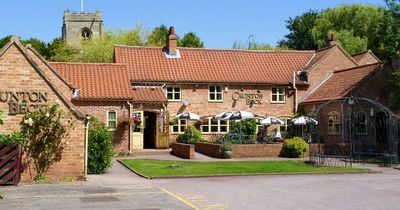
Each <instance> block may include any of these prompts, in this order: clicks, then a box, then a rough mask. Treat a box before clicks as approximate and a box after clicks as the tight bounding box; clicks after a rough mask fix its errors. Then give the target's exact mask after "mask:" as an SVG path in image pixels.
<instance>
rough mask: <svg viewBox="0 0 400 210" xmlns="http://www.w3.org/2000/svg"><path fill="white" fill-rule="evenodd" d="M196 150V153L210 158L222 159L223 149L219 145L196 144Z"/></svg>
mask: <svg viewBox="0 0 400 210" xmlns="http://www.w3.org/2000/svg"><path fill="white" fill-rule="evenodd" d="M194 149H195V151H196V152H198V153H201V154H204V155H207V156H210V157H214V158H222V149H221V146H220V145H219V144H210V143H203V142H202V143H196V144H195V145H194Z"/></svg>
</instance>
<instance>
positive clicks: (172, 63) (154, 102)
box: [50, 27, 381, 152]
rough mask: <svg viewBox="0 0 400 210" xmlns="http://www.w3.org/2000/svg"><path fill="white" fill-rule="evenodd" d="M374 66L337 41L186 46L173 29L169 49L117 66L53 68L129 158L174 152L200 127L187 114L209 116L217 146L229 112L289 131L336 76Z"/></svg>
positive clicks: (207, 130)
mask: <svg viewBox="0 0 400 210" xmlns="http://www.w3.org/2000/svg"><path fill="white" fill-rule="evenodd" d="M371 63H375V64H377V65H376V68H374V69H372V70H373V71H378V70H379V69H380V68H378V67H380V66H381V61H380V60H379V59H378V58H376V57H375V56H374V55H373V54H372V52H370V51H367V52H364V53H362V54H358V55H356V56H355V57H352V56H351V55H349V54H348V53H347V52H346V51H345V50H344V49H343V48H342V47H341V46H340V45H339V44H338V43H337V42H336V38H335V36H330V37H329V38H328V40H327V45H326V46H325V47H324V48H322V49H320V50H318V51H312V50H306V51H297V50H268V51H264V50H262V51H261V50H260V51H258V50H235V49H199V48H183V47H179V48H178V47H177V40H176V35H175V31H174V28H173V27H170V30H169V34H168V38H167V43H166V45H165V47H163V48H161V47H142V46H140V47H136V46H123V45H116V46H115V49H114V63H108V64H106V63H68V62H67V63H65V62H51V63H50V65H51V66H52V68H53V69H54V70H55V71H56V72H58V74H59V75H61V77H62V78H64V79H65V80H66V81H68V82H69V83H70V84H71V85H72V86H73V87H74V88H75V90H76V92H77V94H76V97H74V98H73V99H72V100H71V101H72V103H73V104H74V106H75V107H76V108H77V109H78V110H79V111H81V112H82V113H85V114H89V115H92V116H94V117H96V118H98V119H100V120H102V121H103V122H105V123H106V124H107V125H108V127H109V129H110V130H112V131H114V144H115V147H114V149H115V151H119V152H120V151H124V152H128V151H133V150H134V149H143V148H167V147H169V145H170V142H173V141H175V140H176V136H177V135H178V134H180V133H183V132H184V130H185V129H186V128H187V126H188V125H190V124H193V122H191V121H187V120H174V117H175V116H176V115H178V114H180V113H182V112H191V113H194V114H197V115H199V116H200V117H201V120H200V122H198V123H199V124H200V125H199V126H198V127H199V129H200V131H201V133H202V134H203V137H204V138H205V139H206V140H209V141H212V140H215V139H216V138H217V137H218V136H219V135H221V134H225V133H227V132H228V131H229V121H223V120H214V119H212V117H213V116H215V115H216V114H218V113H221V112H224V111H248V112H251V113H253V114H254V115H255V116H256V117H257V118H260V119H261V118H264V117H268V116H274V117H279V118H281V119H282V120H283V121H284V122H285V125H283V126H280V127H278V129H281V130H284V129H287V126H288V125H287V123H288V119H289V118H290V117H291V116H293V115H294V114H295V113H296V112H298V108H299V106H301V103H302V101H305V100H306V99H307V97H310V96H312V95H315V93H316V92H318V88H319V87H320V86H321V84H323V83H324V82H326V81H328V80H329V78H330V77H331V76H332V74H333V73H334V72H335V71H337V70H341V69H348V68H351V69H350V70H349V71H354V72H356V71H357V70H359V68H363V66H365V65H369V64H371ZM368 76H370V74H365V75H361V77H360V78H358V79H359V80H362V79H365V77H368ZM332 91H335V90H332ZM308 105H309V104H308ZM127 119H130V121H135V123H132V124H130V125H129V124H128V123H124V122H126V121H127Z"/></svg>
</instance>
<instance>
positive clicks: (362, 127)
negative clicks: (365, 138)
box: [356, 112, 367, 135]
mask: <svg viewBox="0 0 400 210" xmlns="http://www.w3.org/2000/svg"><path fill="white" fill-rule="evenodd" d="M356 134H358V135H365V134H367V116H366V114H365V112H358V113H357V114H356Z"/></svg>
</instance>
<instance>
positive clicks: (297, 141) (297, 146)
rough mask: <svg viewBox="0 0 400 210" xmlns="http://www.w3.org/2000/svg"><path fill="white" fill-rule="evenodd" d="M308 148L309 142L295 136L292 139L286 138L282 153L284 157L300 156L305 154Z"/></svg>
mask: <svg viewBox="0 0 400 210" xmlns="http://www.w3.org/2000/svg"><path fill="white" fill-rule="evenodd" d="M307 150H308V144H307V143H306V142H305V141H304V140H303V139H302V138H299V137H294V138H292V139H286V140H285V142H283V147H282V155H283V156H284V157H293V158H298V157H300V155H303V154H304V153H305V152H307Z"/></svg>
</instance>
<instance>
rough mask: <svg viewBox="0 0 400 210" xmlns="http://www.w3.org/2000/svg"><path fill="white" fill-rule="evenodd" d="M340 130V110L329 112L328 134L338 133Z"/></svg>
mask: <svg viewBox="0 0 400 210" xmlns="http://www.w3.org/2000/svg"><path fill="white" fill-rule="evenodd" d="M339 132H340V116H339V112H329V113H328V134H338V133H339Z"/></svg>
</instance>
